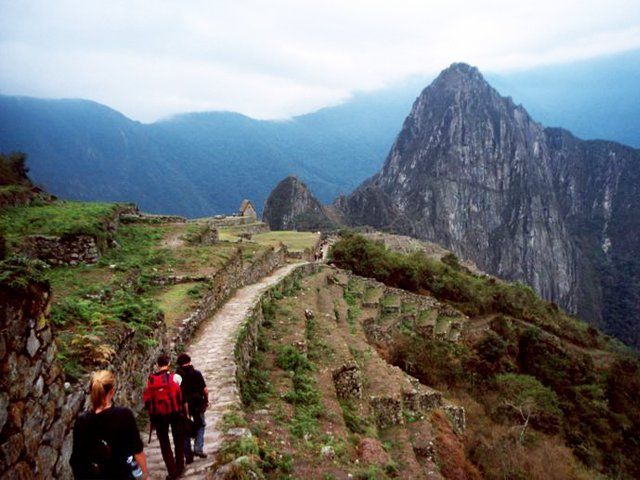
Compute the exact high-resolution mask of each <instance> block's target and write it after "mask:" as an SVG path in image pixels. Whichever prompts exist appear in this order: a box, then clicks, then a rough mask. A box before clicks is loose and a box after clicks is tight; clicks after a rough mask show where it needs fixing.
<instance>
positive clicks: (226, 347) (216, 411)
mask: <svg viewBox="0 0 640 480" xmlns="http://www.w3.org/2000/svg"><path fill="white" fill-rule="evenodd" d="M302 264H303V263H296V264H290V265H285V266H284V267H281V268H279V269H277V270H276V271H274V272H273V273H272V274H271V275H268V276H266V277H264V278H263V279H262V280H260V281H259V282H257V283H254V284H253V285H249V286H247V287H244V288H241V289H240V290H238V291H237V292H236V293H235V294H234V296H233V297H232V298H231V299H230V300H229V301H228V302H227V303H225V304H224V305H223V306H222V308H220V309H219V310H218V311H217V312H216V313H215V314H214V315H213V316H212V317H210V318H209V319H207V320H206V321H205V322H204V323H203V325H202V326H201V327H200V331H199V334H198V335H197V337H196V338H195V339H194V340H193V341H192V342H191V344H190V345H189V347H188V348H187V353H189V355H190V356H191V361H192V363H193V365H194V367H195V368H197V369H198V370H200V371H201V372H202V375H203V376H204V378H205V381H206V383H207V387H208V389H209V408H208V409H207V411H206V413H205V420H206V424H207V426H206V429H205V437H204V451H205V453H206V454H207V455H208V456H207V458H206V459H200V458H197V457H196V459H195V460H194V462H193V463H192V464H191V465H188V466H187V468H186V469H185V472H184V474H183V476H182V477H181V478H184V479H186V480H195V479H202V478H205V475H206V470H207V469H208V468H210V467H211V465H213V462H214V454H215V453H216V452H217V451H218V450H219V449H220V446H221V443H222V432H221V431H220V430H218V428H217V427H218V424H219V422H220V420H221V419H222V415H223V414H224V412H226V411H227V409H228V408H229V406H231V405H234V404H239V403H240V394H239V391H238V388H237V386H236V365H235V359H234V356H233V351H234V348H235V341H236V338H237V333H238V329H239V328H240V326H241V325H242V323H243V321H244V319H245V318H246V316H247V315H248V313H249V311H250V310H251V308H252V307H253V305H254V304H255V303H256V302H257V301H258V299H259V298H260V296H261V295H262V294H263V293H264V292H265V291H266V290H268V289H269V288H270V287H272V286H273V285H275V284H277V283H278V282H279V281H280V280H282V279H283V278H284V277H286V276H287V275H288V274H289V273H290V272H291V271H292V270H294V269H295V268H296V267H298V266H299V265H302ZM169 437H171V435H169ZM147 440H148V437H146V435H145V437H144V443H145V448H144V449H145V452H146V454H147V464H148V467H149V473H150V475H151V478H152V479H153V480H164V479H165V477H166V475H167V471H166V468H165V465H164V462H163V461H162V455H161V453H160V445H159V443H158V438H157V436H156V434H155V432H154V433H153V438H152V441H151V444H149V445H148V444H147Z"/></svg>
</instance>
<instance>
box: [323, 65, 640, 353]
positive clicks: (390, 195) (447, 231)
mask: <svg viewBox="0 0 640 480" xmlns="http://www.w3.org/2000/svg"><path fill="white" fill-rule="evenodd" d="M639 179H640V155H639V154H638V152H637V151H636V150H634V149H632V148H629V147H625V146H623V145H619V144H616V143H612V142H604V141H589V142H586V141H582V140H579V139H577V138H575V137H573V136H572V135H571V134H569V133H568V132H565V131H562V130H558V129H546V130H545V129H544V128H543V127H542V126H541V125H540V124H538V123H536V122H535V121H534V120H532V119H531V117H530V116H529V115H528V113H527V112H526V110H525V109H524V108H523V107H522V106H520V105H515V104H514V103H513V101H512V100H511V99H510V98H505V97H501V96H500V95H499V94H498V92H497V91H496V90H494V89H493V88H492V87H491V86H490V85H489V84H488V83H487V82H486V81H485V80H484V78H483V77H482V75H481V74H480V72H479V71H478V70H477V69H476V68H474V67H471V66H469V65H466V64H453V65H452V66H451V67H449V68H448V69H446V70H444V71H443V72H442V73H441V74H440V75H439V76H438V78H436V80H435V81H434V82H433V83H432V84H431V85H430V86H428V87H427V88H425V90H424V91H423V92H422V93H421V95H420V96H419V97H418V99H417V100H416V101H415V103H414V105H413V108H412V110H411V113H410V114H409V116H408V117H407V119H406V120H405V122H404V125H403V127H402V130H401V132H400V134H399V135H398V137H397V139H396V141H395V143H394V145H393V147H392V149H391V151H390V153H389V156H388V157H387V159H386V161H385V164H384V166H383V168H382V170H381V171H380V172H379V173H378V174H376V175H375V176H374V177H372V178H370V179H369V180H367V181H365V182H364V183H363V184H362V185H361V186H360V187H359V188H358V189H356V190H355V191H354V192H353V193H352V194H351V195H349V196H347V197H341V198H339V199H338V200H336V202H335V204H334V207H335V209H336V210H337V211H338V213H339V214H340V215H341V217H342V219H343V221H344V222H345V223H347V224H349V225H354V226H356V225H370V226H373V227H376V228H379V229H383V230H390V231H394V232H397V233H402V234H406V235H411V236H415V237H418V238H423V239H426V240H429V241H432V242H435V243H438V244H440V245H442V246H444V247H445V248H447V249H450V250H452V251H453V252H454V253H456V254H457V255H459V256H460V257H462V258H465V259H469V260H471V261H473V262H475V263H476V264H477V265H478V267H479V268H480V269H481V270H484V271H486V272H489V273H491V274H495V275H498V276H501V277H503V278H505V279H507V280H518V281H522V282H524V283H527V284H529V285H530V286H532V287H533V288H534V289H535V290H536V291H537V292H538V293H539V294H540V295H541V296H543V297H544V298H546V299H548V300H551V301H554V302H556V303H558V304H559V305H561V306H562V307H564V308H565V309H567V310H568V311H570V312H572V313H576V314H577V315H578V316H580V317H581V318H583V319H585V320H588V321H590V322H593V323H596V324H598V325H599V326H601V327H602V328H604V329H605V330H606V331H608V332H610V333H613V334H616V335H617V336H619V337H620V338H622V339H624V340H625V341H627V342H630V343H632V344H635V345H640V331H639V330H640V329H639V328H638V321H637V319H638V318H639V317H640V315H639V313H640V287H639V286H638V285H640V283H639V282H638V279H639V278H640V259H638V258H637V256H635V257H634V254H633V252H634V251H636V252H637V251H639V248H640V240H638V238H639V237H640V236H639V235H638V233H640V215H639V214H638V212H639V211H640V209H639V207H640V182H639V181H638V180H639ZM634 318H635V320H631V319H634Z"/></svg>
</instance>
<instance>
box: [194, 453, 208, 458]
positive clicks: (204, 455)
mask: <svg viewBox="0 0 640 480" xmlns="http://www.w3.org/2000/svg"><path fill="white" fill-rule="evenodd" d="M194 455H195V456H196V457H200V458H207V454H206V453H204V452H195V453H194Z"/></svg>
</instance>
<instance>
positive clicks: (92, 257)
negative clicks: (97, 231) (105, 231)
mask: <svg viewBox="0 0 640 480" xmlns="http://www.w3.org/2000/svg"><path fill="white" fill-rule="evenodd" d="M18 249H19V251H20V253H22V254H24V255H26V256H28V257H30V258H37V259H39V260H42V261H43V262H46V263H48V264H49V265H54V266H55V265H64V264H67V265H77V264H79V263H96V262H97V261H98V259H99V258H100V251H99V250H98V242H97V241H96V238H95V237H93V236H91V235H63V236H60V237H58V236H49V235H28V236H26V237H24V238H23V240H22V243H21V245H20V247H19V248H18Z"/></svg>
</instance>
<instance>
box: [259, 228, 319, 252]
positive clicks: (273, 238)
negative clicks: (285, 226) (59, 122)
mask: <svg viewBox="0 0 640 480" xmlns="http://www.w3.org/2000/svg"><path fill="white" fill-rule="evenodd" d="M319 239H320V235H318V234H317V233H314V232H294V231H279V232H263V233H257V234H255V235H253V236H252V237H251V240H252V241H253V242H256V243H259V244H262V245H272V246H276V245H278V244H280V243H284V244H285V246H286V247H287V249H289V251H292V252H301V251H304V250H306V249H312V248H313V247H314V246H315V245H316V243H317V242H318V240H319Z"/></svg>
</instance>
